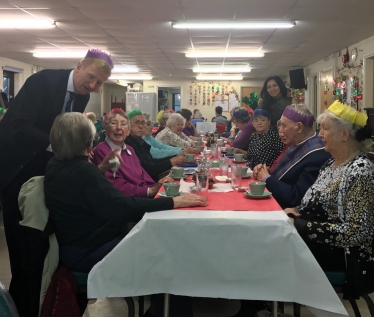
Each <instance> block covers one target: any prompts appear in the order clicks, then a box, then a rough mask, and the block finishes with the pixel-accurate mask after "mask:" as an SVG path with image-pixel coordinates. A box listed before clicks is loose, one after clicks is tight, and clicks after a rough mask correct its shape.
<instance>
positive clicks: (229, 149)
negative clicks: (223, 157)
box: [227, 147, 234, 155]
mask: <svg viewBox="0 0 374 317" xmlns="http://www.w3.org/2000/svg"><path fill="white" fill-rule="evenodd" d="M233 153H234V148H233V147H228V148H227V154H229V155H232V154H233Z"/></svg>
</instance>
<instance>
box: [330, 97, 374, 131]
mask: <svg viewBox="0 0 374 317" xmlns="http://www.w3.org/2000/svg"><path fill="white" fill-rule="evenodd" d="M328 110H329V111H331V112H332V113H333V114H335V115H337V116H338V117H340V118H343V119H345V120H347V121H349V122H351V123H353V124H356V125H358V126H359V127H364V126H365V124H366V121H367V119H368V116H367V115H366V114H365V113H361V112H358V111H357V110H355V109H354V108H352V107H350V106H348V105H344V104H342V103H341V102H340V101H338V100H336V101H335V102H334V103H333V104H332V105H331V106H330V107H329V108H328Z"/></svg>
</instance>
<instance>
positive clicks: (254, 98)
mask: <svg viewBox="0 0 374 317" xmlns="http://www.w3.org/2000/svg"><path fill="white" fill-rule="evenodd" d="M258 99H259V98H258V93H257V92H251V93H250V94H249V97H247V96H245V97H243V98H242V102H244V103H245V104H246V105H248V106H250V107H251V108H252V109H253V110H255V109H256V108H257V106H258Z"/></svg>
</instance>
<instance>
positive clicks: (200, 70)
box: [192, 66, 251, 73]
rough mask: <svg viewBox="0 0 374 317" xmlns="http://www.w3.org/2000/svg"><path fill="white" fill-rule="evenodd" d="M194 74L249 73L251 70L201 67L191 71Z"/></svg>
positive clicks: (237, 67) (234, 67) (231, 67)
mask: <svg viewBox="0 0 374 317" xmlns="http://www.w3.org/2000/svg"><path fill="white" fill-rule="evenodd" d="M192 71H193V72H194V73H249V72H250V71H251V69H250V68H249V67H244V66H224V67H222V66H215V67H214V66H205V67H204V66H201V67H194V68H193V69H192Z"/></svg>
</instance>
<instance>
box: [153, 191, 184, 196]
mask: <svg viewBox="0 0 374 317" xmlns="http://www.w3.org/2000/svg"><path fill="white" fill-rule="evenodd" d="M183 194H184V192H179V193H178V195H175V196H167V195H166V192H161V193H159V194H158V195H159V196H161V197H177V196H182V195H183Z"/></svg>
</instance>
